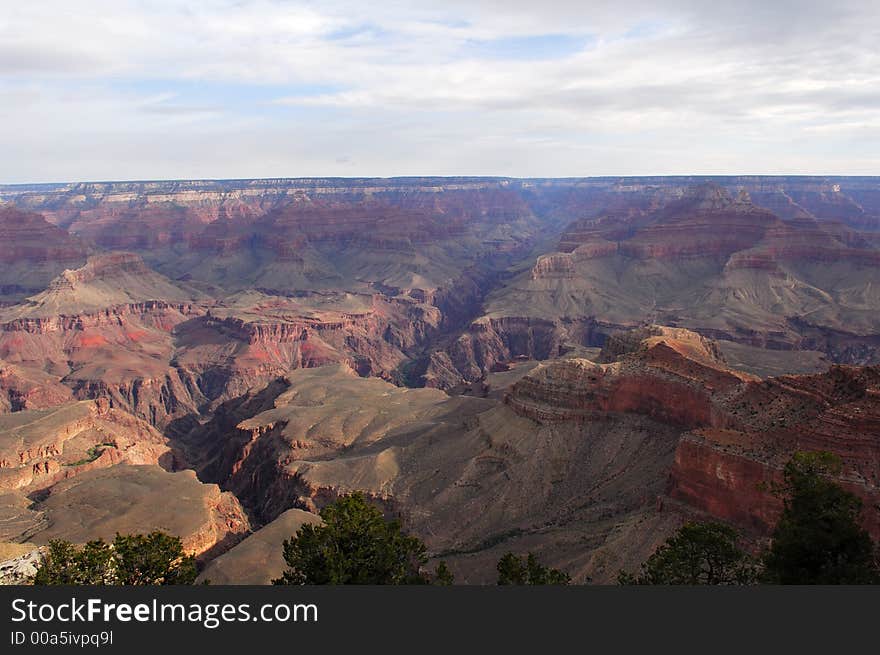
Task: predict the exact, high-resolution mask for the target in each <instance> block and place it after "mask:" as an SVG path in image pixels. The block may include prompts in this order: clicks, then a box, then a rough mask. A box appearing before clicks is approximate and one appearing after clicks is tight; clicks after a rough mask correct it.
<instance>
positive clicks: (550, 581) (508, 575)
mask: <svg viewBox="0 0 880 655" xmlns="http://www.w3.org/2000/svg"><path fill="white" fill-rule="evenodd" d="M497 569H498V584H499V585H567V584H569V582H571V578H570V577H569V576H568V574H567V573H564V572H562V571H560V570H558V569H552V568H550V567H547V566H544V565H542V564H541V563H540V562H538V558H537V557H535V555H534V554H533V553H529V554H528V556H526V557H522V558H521V557H517V556H516V555H514V554H513V553H507V554H506V555H504V556H503V557H502V558H501V559H500V560H498V566H497Z"/></svg>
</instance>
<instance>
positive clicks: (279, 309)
mask: <svg viewBox="0 0 880 655" xmlns="http://www.w3.org/2000/svg"><path fill="white" fill-rule="evenodd" d="M0 237H2V240H3V244H4V246H3V249H2V250H0V262H2V267H0V545H2V547H3V552H9V553H10V554H12V553H15V554H20V553H21V552H22V549H26V548H36V547H39V546H41V545H43V544H45V543H47V542H48V540H49V539H53V538H65V539H69V540H72V541H75V542H83V541H86V540H88V539H91V538H98V537H103V538H112V536H113V535H114V534H115V533H116V532H117V531H118V532H146V531H149V530H153V529H161V530H164V531H166V532H170V533H173V534H177V535H179V536H181V538H182V539H183V541H184V545H185V547H186V548H187V550H188V551H189V552H192V553H194V554H195V555H197V557H198V561H199V563H200V566H201V567H202V568H203V571H202V577H203V578H207V579H212V580H214V581H216V582H225V583H267V582H268V581H269V580H270V579H271V578H272V577H276V576H277V575H278V573H279V572H280V568H281V566H282V561H281V559H280V548H281V541H283V539H284V538H286V537H289V536H290V535H291V534H292V533H293V532H295V530H296V529H297V528H298V527H299V526H300V525H302V524H303V523H304V522H309V521H316V520H319V518H318V517H317V512H318V511H319V510H320V509H321V508H322V507H323V506H325V505H326V504H327V503H329V502H332V501H333V499H335V498H336V497H338V496H339V495H340V494H343V493H346V492H349V491H353V490H361V491H364V492H365V493H367V495H368V496H369V497H370V498H371V499H372V500H373V502H375V503H377V504H378V505H379V506H380V507H381V508H382V509H383V510H384V511H385V512H386V514H387V515H388V516H389V517H392V516H393V517H399V518H400V519H401V520H402V522H403V524H404V526H405V528H406V529H407V530H408V531H410V532H412V533H413V534H416V535H418V536H419V537H420V538H421V539H423V540H424V541H425V543H426V544H427V546H428V549H429V552H430V555H431V558H432V560H435V561H439V560H440V559H443V560H445V561H447V562H448V564H449V566H450V568H451V569H452V571H453V572H454V574H455V576H456V580H457V581H458V582H461V583H473V584H482V583H491V582H493V581H494V577H495V562H497V560H498V558H499V557H500V556H501V555H503V554H504V553H506V552H508V551H513V552H517V553H526V552H534V553H536V554H537V555H538V556H539V558H540V559H541V560H542V561H544V562H546V563H547V564H550V565H552V566H554V567H557V568H562V569H564V570H565V571H567V572H568V573H569V574H570V575H571V576H572V578H573V580H574V581H575V582H579V583H585V582H586V583H589V582H592V583H608V582H613V581H614V579H615V578H616V575H617V572H618V571H619V570H620V569H626V570H634V569H636V568H637V567H638V564H639V563H640V562H641V561H643V560H644V559H645V558H646V557H647V556H648V555H650V553H651V552H652V551H653V549H654V548H656V546H657V545H658V544H660V543H662V542H663V541H664V540H665V539H666V538H667V537H668V536H669V535H670V534H671V533H672V532H674V531H675V530H676V529H677V528H678V527H679V526H680V525H681V524H682V523H683V522H685V521H688V520H692V519H694V518H700V517H702V518H705V517H714V518H715V519H718V520H722V521H726V522H729V523H731V524H732V525H735V526H736V527H737V528H738V529H739V530H741V531H742V532H743V534H744V535H745V538H746V540H747V541H748V542H749V543H753V544H759V543H761V542H762V540H765V539H766V538H767V536H768V534H769V532H770V531H771V530H772V526H773V524H774V522H775V520H776V518H777V517H778V515H779V512H780V509H781V507H780V503H779V500H778V498H776V497H775V496H773V495H772V494H770V493H769V492H767V491H766V489H767V487H768V483H770V482H773V481H776V480H778V479H779V476H780V474H781V469H782V467H783V466H784V464H785V462H786V461H787V459H788V458H789V457H790V456H791V455H792V454H793V453H794V452H796V451H797V450H829V451H832V452H834V453H836V454H837V455H839V456H840V457H841V459H842V461H843V463H844V469H843V472H842V473H841V476H840V482H841V483H842V484H843V485H844V486H846V487H847V488H848V489H850V490H852V491H853V492H854V493H856V494H858V495H859V496H860V497H862V498H863V500H864V501H865V510H864V513H863V518H864V522H865V526H866V528H867V529H868V530H869V531H870V532H871V534H872V535H873V536H874V537H875V538H878V537H880V178H815V177H727V178H684V177H682V178H675V177H670V178H586V179H580V180H579V179H565V180H552V179H542V180H515V179H507V178H400V179H302V180H231V181H177V182H118V183H83V184H69V185H63V184H58V185H51V184H47V185H21V186H0ZM25 555H26V553H25ZM259 562H264V563H265V564H264V565H258V563H259Z"/></svg>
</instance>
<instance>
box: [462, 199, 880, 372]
mask: <svg viewBox="0 0 880 655" xmlns="http://www.w3.org/2000/svg"><path fill="white" fill-rule="evenodd" d="M723 183H726V182H723ZM750 185H751V186H753V185H752V184H751V182H749V184H746V185H744V186H746V188H748V187H749V186H750ZM558 247H559V250H560V251H561V252H556V253H547V254H544V255H541V256H539V257H538V259H537V261H536V263H535V264H534V266H533V267H532V268H531V270H529V271H528V272H523V273H522V274H520V275H518V276H517V277H515V278H514V279H513V280H511V281H510V282H509V283H508V284H506V285H505V286H504V288H502V289H500V290H498V291H497V292H495V293H494V294H492V295H491V296H490V297H489V299H488V302H487V304H486V307H485V313H486V316H487V317H490V318H491V319H492V320H494V321H503V320H504V319H513V318H514V317H516V320H521V318H520V317H524V316H525V317H530V319H531V320H533V321H535V320H541V321H549V322H553V323H560V322H562V321H566V320H568V321H576V320H581V321H594V322H596V323H600V324H601V323H604V324H610V325H616V326H633V325H638V324H640V323H641V322H643V321H645V320H648V321H652V322H660V323H663V324H667V325H679V326H682V327H686V328H689V329H692V330H696V331H698V332H700V333H702V334H705V335H707V336H711V337H714V338H719V339H724V340H727V341H734V342H738V343H741V344H746V345H750V346H754V347H760V348H772V349H786V350H818V351H821V352H823V353H825V354H826V355H827V356H828V357H829V358H830V359H832V360H833V361H837V362H839V363H857V364H868V363H874V362H876V361H878V357H880V350H878V347H877V343H876V338H877V335H878V334H880V322H878V318H877V317H878V316H880V312H878V310H880V296H878V294H877V288H878V285H880V250H878V248H877V245H876V241H875V240H874V239H873V237H872V235H871V234H870V233H866V232H858V231H856V230H854V229H852V228H850V227H847V226H846V225H844V224H843V223H842V222H841V221H839V220H831V217H829V216H825V217H823V218H822V219H821V220H820V219H818V218H816V217H814V216H812V215H809V212H802V213H800V214H798V215H797V217H793V218H791V219H788V220H783V219H782V218H780V217H778V216H776V215H774V214H773V213H772V212H770V211H769V210H767V209H765V208H763V207H760V206H758V205H757V204H755V202H754V201H753V199H752V198H751V197H750V196H749V194H748V193H747V192H746V191H745V190H740V191H739V192H738V193H737V194H731V193H729V192H728V190H727V189H725V188H724V187H722V186H720V185H718V184H703V185H699V186H697V187H694V188H690V189H685V190H683V191H682V192H681V193H680V194H678V195H677V196H676V197H673V198H671V199H670V198H667V199H665V200H664V201H662V202H660V203H658V204H657V206H655V207H645V206H641V207H639V206H636V207H633V208H632V209H631V211H628V212H626V211H621V210H619V209H617V210H614V211H611V210H609V211H607V212H602V211H600V212H599V213H598V215H595V214H593V215H588V216H586V217H584V218H581V219H579V220H577V221H575V222H573V223H572V224H571V225H570V226H569V228H568V229H567V230H566V232H565V233H564V234H563V236H562V237H561V239H560V242H559V246H558ZM502 339H503V337H502ZM539 356H540V355H539ZM475 359H476V358H475ZM453 361H455V357H453ZM464 370H465V369H462V372H463V373H464ZM473 376H474V369H473V367H471V369H470V370H469V371H468V372H467V373H466V374H465V375H464V377H466V378H469V379H474V377H473Z"/></svg>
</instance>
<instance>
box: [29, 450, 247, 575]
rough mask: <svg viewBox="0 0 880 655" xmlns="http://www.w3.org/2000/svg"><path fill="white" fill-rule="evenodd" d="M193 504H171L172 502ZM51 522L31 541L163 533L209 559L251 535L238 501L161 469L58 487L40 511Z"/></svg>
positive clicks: (90, 475) (97, 475)
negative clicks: (170, 500)
mask: <svg viewBox="0 0 880 655" xmlns="http://www.w3.org/2000/svg"><path fill="white" fill-rule="evenodd" d="M184 498H185V499H187V502H169V499H184ZM37 507H38V509H39V511H41V512H42V513H43V514H44V516H45V519H46V525H45V526H44V527H43V529H41V530H39V531H37V532H36V533H34V534H33V536H32V537H31V539H32V540H33V541H34V542H35V543H38V544H45V543H47V542H48V541H49V540H50V539H67V540H69V541H73V542H74V543H84V542H85V541H87V540H89V539H97V538H102V539H104V540H105V541H112V540H113V538H114V536H115V535H116V533H117V532H118V533H121V534H132V533H147V532H151V531H153V530H162V531H164V532H167V533H169V534H174V535H179V536H180V538H181V540H182V541H183V547H184V550H185V551H186V552H189V553H192V554H194V555H196V556H197V557H198V558H200V559H207V558H210V557H214V556H217V555H219V554H220V553H222V552H225V551H226V550H228V549H229V548H231V547H232V546H234V545H235V544H236V543H237V542H238V541H240V540H241V539H242V538H243V537H244V536H245V535H246V534H247V532H248V531H249V529H250V524H249V522H248V519H247V516H246V515H245V513H244V512H243V510H242V509H241V506H240V505H239V503H238V501H237V500H236V499H235V496H233V495H232V494H230V493H223V492H221V491H220V490H219V489H218V488H217V486H216V485H212V484H202V483H201V482H199V481H198V480H197V479H196V476H195V474H194V473H193V472H192V471H180V472H178V473H169V472H167V471H164V470H162V469H161V468H159V467H158V466H115V467H112V468H108V469H100V470H93V471H88V472H85V473H82V474H81V475H79V476H77V478H76V479H75V480H64V481H62V482H59V483H58V484H56V485H55V486H53V487H52V488H51V490H50V493H49V495H48V497H47V498H45V499H44V500H42V501H40V502H39V504H38V505H37Z"/></svg>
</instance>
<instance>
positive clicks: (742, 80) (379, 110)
mask: <svg viewBox="0 0 880 655" xmlns="http://www.w3.org/2000/svg"><path fill="white" fill-rule="evenodd" d="M73 5H74V3H69V2H60V1H57V0H47V1H45V2H40V3H15V6H14V7H13V8H12V9H10V10H9V11H7V12H5V15H4V16H3V17H2V18H0V97H3V98H16V99H18V100H17V101H15V102H7V103H3V104H2V106H0V119H2V120H3V124H4V129H3V132H2V133H0V145H2V146H4V148H5V150H6V151H7V152H9V151H11V150H14V151H15V153H16V157H15V158H10V157H5V158H4V161H3V163H0V180H3V181H25V180H40V179H89V178H101V179H108V178H113V177H119V176H122V175H124V176H128V177H131V176H133V177H141V178H158V177H196V176H201V175H207V176H211V177H244V176H247V175H254V174H260V175H267V176H275V175H282V174H290V175H318V174H320V175H330V174H334V173H339V174H345V175H372V174H376V175H380V174H404V175H406V174H439V173H447V174H459V173H473V174H509V175H580V174H604V173H610V174H617V173H632V174H638V173H646V174H647V173H695V172H696V173H699V172H729V173H735V172H741V171H758V170H763V171H779V172H785V170H788V169H790V170H793V171H794V170H797V171H802V172H816V173H834V172H839V173H845V172H853V173H869V172H877V171H876V170H875V169H874V168H873V167H875V166H876V162H877V160H876V156H875V155H873V154H871V150H870V148H867V147H864V146H863V145H861V142H860V139H864V138H865V136H866V135H876V126H877V125H878V123H880V94H878V92H877V91H876V89H877V88H878V81H880V80H878V77H880V73H878V71H880V51H878V49H877V47H876V44H877V43H880V5H878V4H877V3H876V2H873V1H866V2H859V1H856V0H840V1H839V2H836V3H827V2H814V1H813V0H798V1H794V0H780V1H777V2H766V1H763V2H758V1H756V0H752V1H746V2H737V3H706V2H702V1H698V0H667V1H662V2H657V1H654V2H649V1H647V0H645V1H641V0H631V1H627V0H619V1H615V2H604V1H600V2H589V3H585V2H582V0H548V1H547V2H544V3H534V2H533V1H532V0H529V1H528V2H526V1H525V0H504V1H502V0H479V1H469V2H465V1H464V0H448V1H447V2H444V3H436V2H422V1H417V0H410V1H406V2H404V1H401V0H392V1H390V2H382V3H372V4H367V3H363V2H354V1H353V0H328V1H327V2H321V3H312V2H290V1H283V0H243V1H238V2H232V1H230V0H204V1H203V2H199V3H189V2H184V1H182V0H180V1H177V0H159V1H155V2H150V3H149V6H148V5H147V3H143V2H140V1H138V0H113V1H109V0H91V1H85V2H80V3H75V5H76V6H75V7H74V6H73ZM157 135H160V136H161V138H157ZM217 143H222V144H224V148H225V151H224V152H225V153H229V156H225V155H224V154H221V155H220V156H218V154H217V152H216V145H214V146H212V145H211V144H217ZM163 149H164V150H163ZM875 150H876V148H875ZM84 153H87V156H84ZM829 153H833V155H829ZM786 167H788V169H786Z"/></svg>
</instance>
